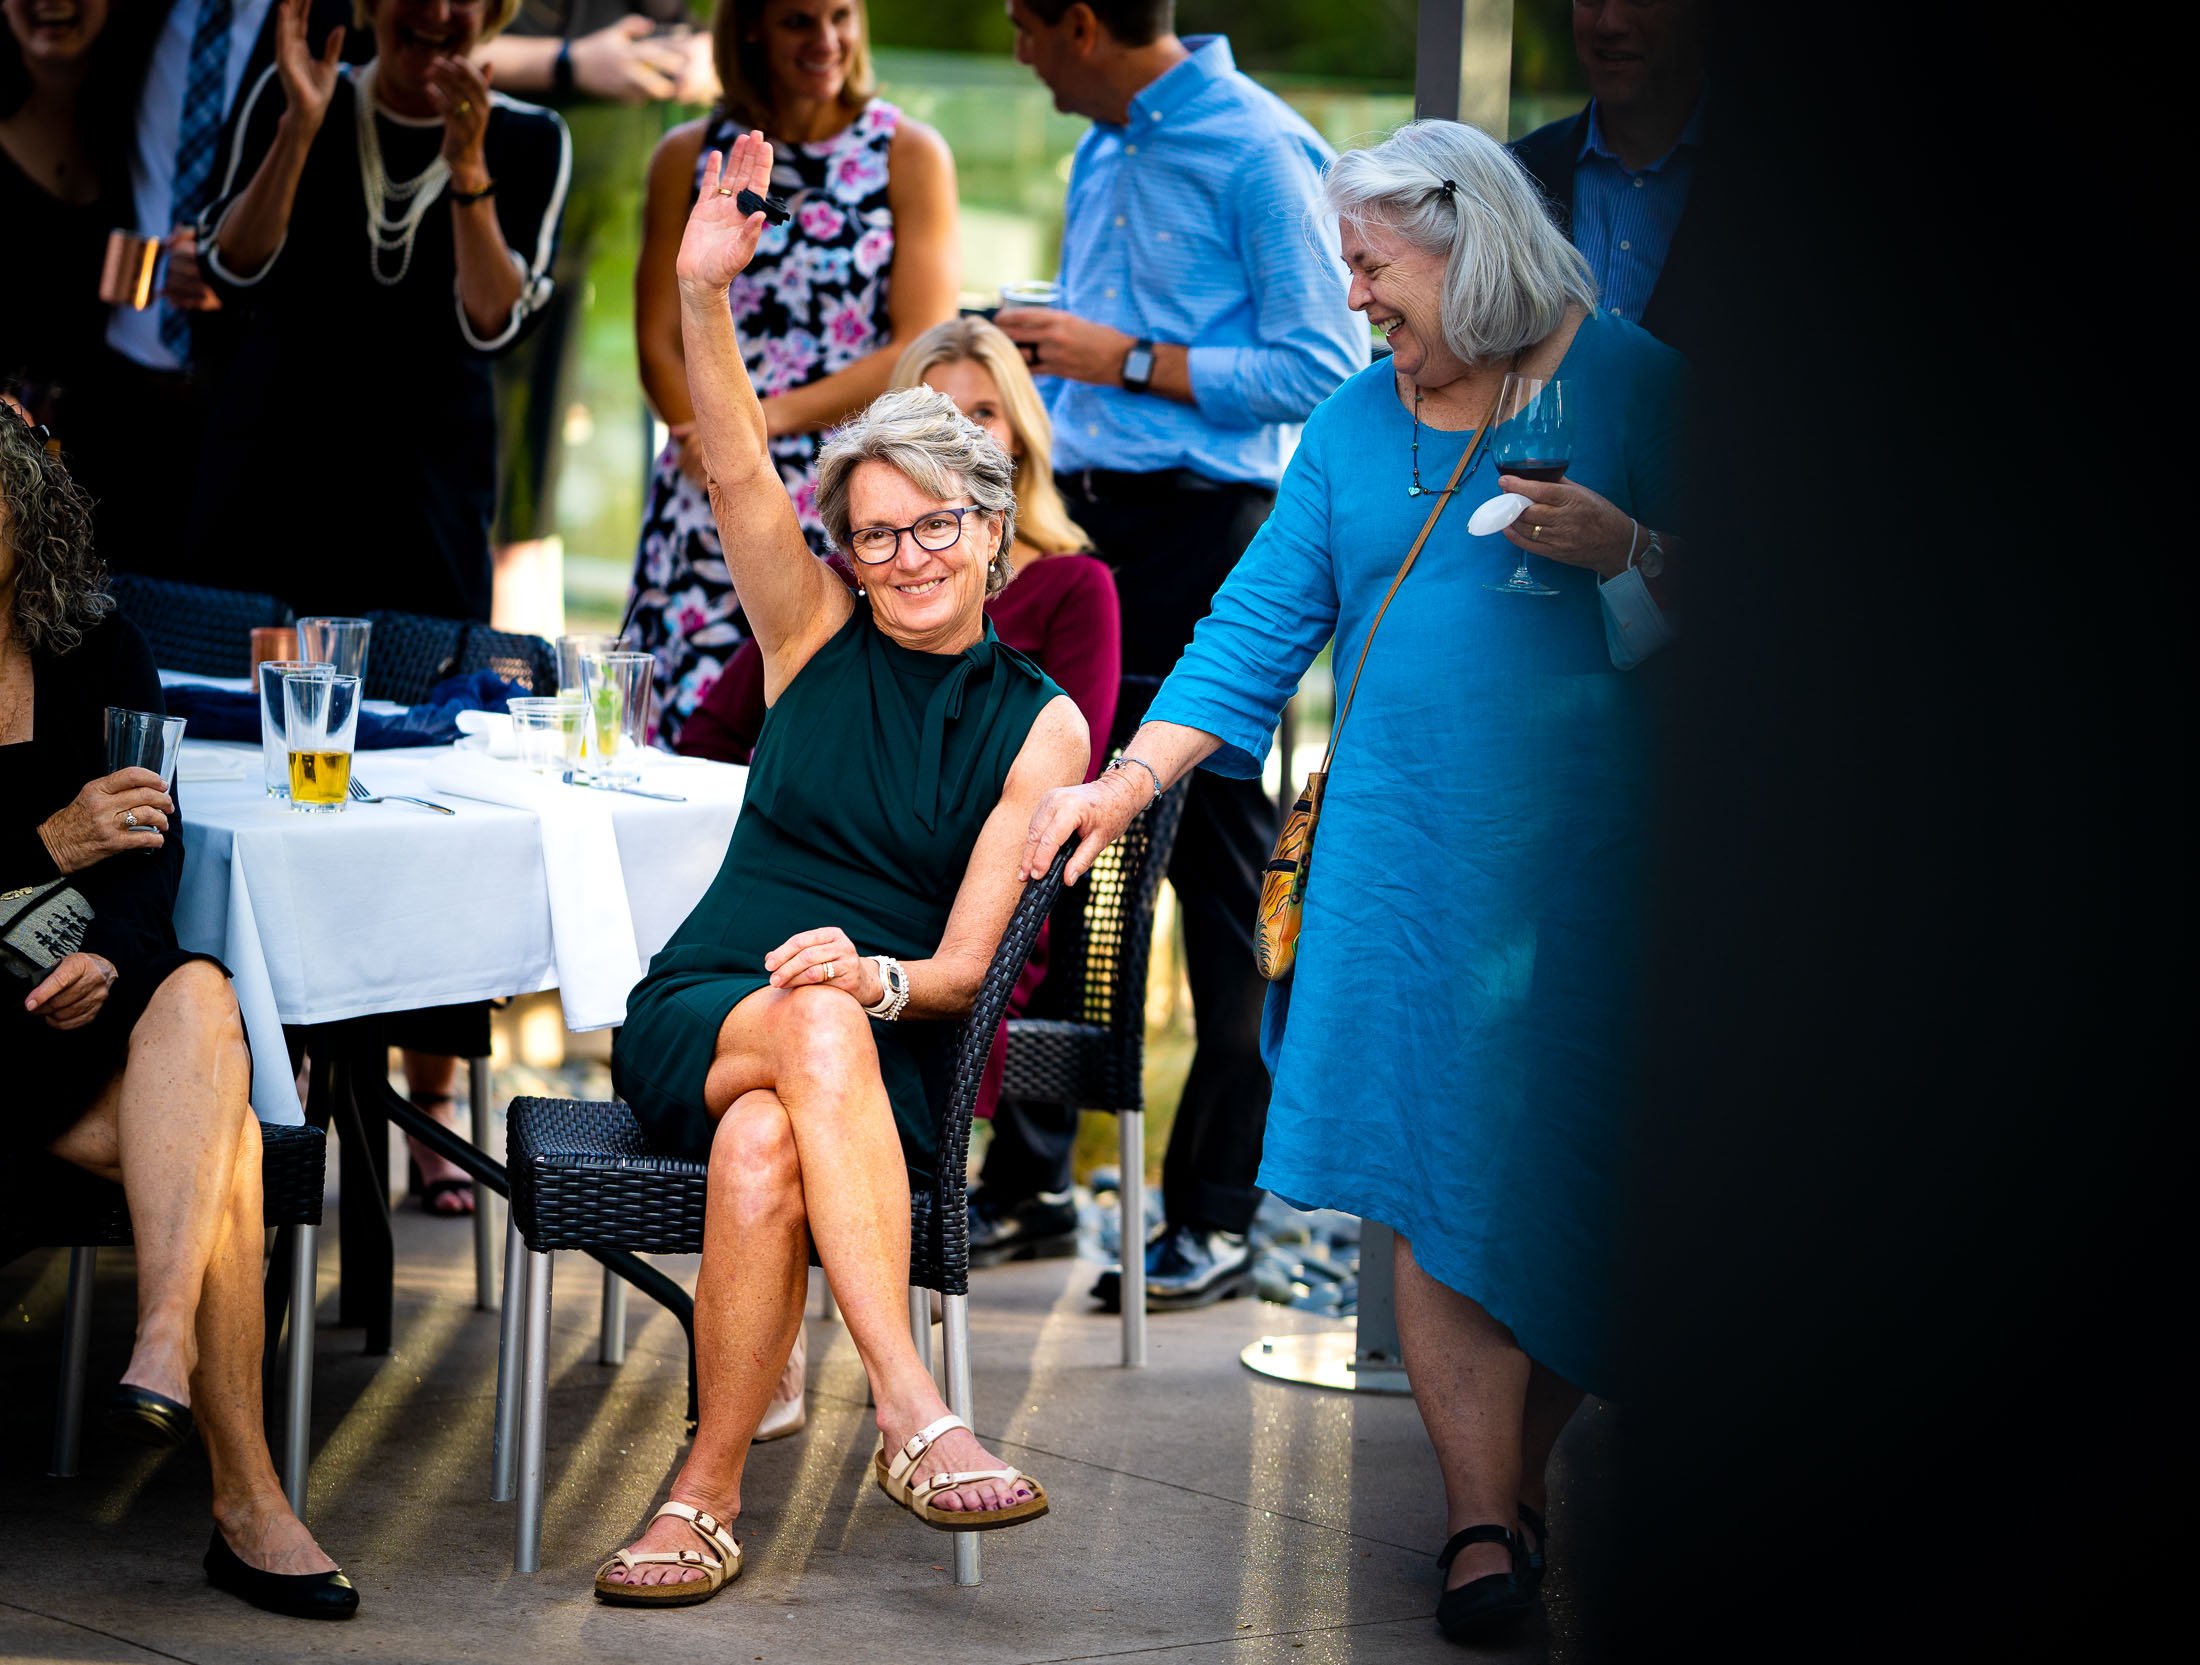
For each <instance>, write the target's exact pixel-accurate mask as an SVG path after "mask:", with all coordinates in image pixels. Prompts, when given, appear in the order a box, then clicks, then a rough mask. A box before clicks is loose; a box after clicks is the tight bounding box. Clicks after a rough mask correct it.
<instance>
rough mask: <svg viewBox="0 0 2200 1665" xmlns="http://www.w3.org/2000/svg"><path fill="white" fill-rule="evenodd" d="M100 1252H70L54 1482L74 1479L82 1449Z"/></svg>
mask: <svg viewBox="0 0 2200 1665" xmlns="http://www.w3.org/2000/svg"><path fill="white" fill-rule="evenodd" d="M98 1269H99V1251H98V1250H97V1249H95V1248H93V1247H92V1246H91V1245H90V1244H88V1243H81V1244H78V1245H77V1246H76V1247H75V1248H73V1249H71V1250H70V1251H69V1293H68V1295H67V1297H66V1298H65V1299H64V1300H63V1302H62V1305H61V1387H60V1395H61V1396H60V1398H59V1399H58V1400H57V1401H56V1402H55V1404H54V1408H53V1467H52V1468H51V1469H49V1470H47V1472H48V1473H49V1474H51V1475H52V1476H53V1477H54V1478H55V1479H57V1480H67V1479H69V1478H71V1477H72V1476H74V1475H75V1473H76V1463H77V1458H78V1456H79V1455H80V1454H81V1453H82V1451H83V1449H84V1388H85V1384H86V1380H87V1378H88V1374H89V1370H88V1360H89V1358H90V1353H91V1345H92V1277H93V1274H94V1273H95V1272H97V1271H98Z"/></svg>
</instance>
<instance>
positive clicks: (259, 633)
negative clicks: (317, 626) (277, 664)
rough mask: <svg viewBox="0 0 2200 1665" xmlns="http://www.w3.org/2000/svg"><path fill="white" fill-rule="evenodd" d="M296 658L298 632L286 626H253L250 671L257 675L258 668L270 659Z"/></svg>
mask: <svg viewBox="0 0 2200 1665" xmlns="http://www.w3.org/2000/svg"><path fill="white" fill-rule="evenodd" d="M297 657H298V632H297V631H296V630H294V629H292V628H291V627H290V626H289V625H287V624H262V625H255V626H253V629H252V669H253V672H254V673H255V674H257V673H258V671H259V668H260V666H261V665H262V664H263V663H265V662H266V661H267V660H270V659H295V658H297Z"/></svg>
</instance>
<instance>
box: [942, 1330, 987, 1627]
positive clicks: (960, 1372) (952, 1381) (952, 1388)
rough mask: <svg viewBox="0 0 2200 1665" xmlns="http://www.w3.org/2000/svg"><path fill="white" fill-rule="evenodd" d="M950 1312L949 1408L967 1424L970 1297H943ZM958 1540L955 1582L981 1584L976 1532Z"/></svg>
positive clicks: (945, 1344)
mask: <svg viewBox="0 0 2200 1665" xmlns="http://www.w3.org/2000/svg"><path fill="white" fill-rule="evenodd" d="M941 1305H942V1306H943V1307H944V1308H945V1309H946V1310H945V1312H944V1313H943V1314H942V1317H943V1319H944V1320H945V1322H944V1323H943V1324H942V1325H941V1329H942V1331H943V1332H944V1333H943V1334H942V1335H941V1337H940V1342H941V1346H940V1351H941V1352H942V1353H944V1354H946V1356H947V1408H948V1409H949V1410H951V1411H953V1412H954V1413H955V1414H956V1415H957V1416H959V1417H961V1418H962V1419H963V1420H964V1421H965V1422H971V1421H972V1420H973V1415H974V1413H973V1408H972V1405H971V1398H970V1297H969V1296H967V1295H948V1296H943V1297H942V1298H941ZM953 1537H954V1539H955V1582H956V1583H957V1584H975V1583H977V1582H978V1546H979V1543H980V1540H979V1537H978V1534H977V1533H975V1532H957V1533H954V1534H953Z"/></svg>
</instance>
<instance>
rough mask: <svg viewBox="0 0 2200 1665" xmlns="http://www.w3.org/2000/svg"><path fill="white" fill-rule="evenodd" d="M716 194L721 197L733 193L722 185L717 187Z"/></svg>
mask: <svg viewBox="0 0 2200 1665" xmlns="http://www.w3.org/2000/svg"><path fill="white" fill-rule="evenodd" d="M718 194H719V195H720V196H722V197H730V196H732V195H733V193H732V192H731V191H729V190H727V189H726V188H725V187H724V186H723V185H721V186H719V187H718Z"/></svg>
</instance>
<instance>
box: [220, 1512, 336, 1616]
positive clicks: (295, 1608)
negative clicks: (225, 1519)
mask: <svg viewBox="0 0 2200 1665" xmlns="http://www.w3.org/2000/svg"><path fill="white" fill-rule="evenodd" d="M206 1581H207V1582H208V1583H209V1584H211V1585H213V1586H214V1588H215V1589H217V1590H226V1591H228V1592H229V1593H230V1594H231V1595H233V1596H235V1597H237V1598H238V1599H239V1600H241V1601H248V1602H250V1603H251V1604H252V1605H253V1606H254V1607H257V1608H260V1609H261V1610H262V1611H264V1612H268V1613H281V1614H283V1615H284V1616H285V1617H287V1618H292V1619H348V1618H350V1617H351V1616H352V1615H353V1614H354V1613H356V1612H358V1611H359V1592H358V1591H357V1590H355V1589H353V1588H352V1583H351V1580H350V1579H348V1578H346V1577H345V1576H344V1575H343V1573H342V1572H341V1571H340V1570H339V1571H337V1572H324V1573H271V1572H262V1571H260V1569H259V1568H257V1567H251V1566H247V1565H246V1564H245V1563H244V1561H243V1560H242V1559H241V1558H239V1556H238V1554H237V1552H236V1551H235V1550H233V1549H231V1548H230V1547H229V1540H228V1539H226V1538H224V1537H223V1536H222V1532H221V1528H220V1527H218V1526H217V1527H215V1528H214V1536H213V1538H212V1539H211V1540H210V1541H209V1542H208V1544H207V1546H206Z"/></svg>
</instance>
